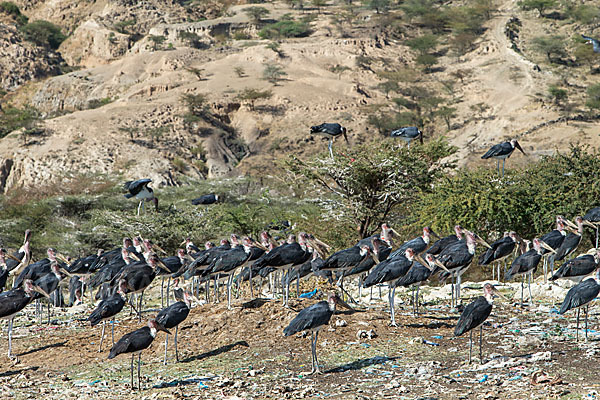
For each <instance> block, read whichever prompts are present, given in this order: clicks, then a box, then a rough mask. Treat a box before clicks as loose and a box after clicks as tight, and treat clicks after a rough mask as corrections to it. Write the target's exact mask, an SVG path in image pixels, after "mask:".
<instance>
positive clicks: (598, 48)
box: [581, 35, 600, 53]
mask: <svg viewBox="0 0 600 400" xmlns="http://www.w3.org/2000/svg"><path fill="white" fill-rule="evenodd" d="M581 37H582V38H584V39H585V40H586V41H587V43H588V44H591V45H592V49H593V50H594V53H600V40H598V39H594V38H592V37H589V36H585V35H581Z"/></svg>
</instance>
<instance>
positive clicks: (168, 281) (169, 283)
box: [167, 276, 193, 307]
mask: <svg viewBox="0 0 600 400" xmlns="http://www.w3.org/2000/svg"><path fill="white" fill-rule="evenodd" d="M169 289H171V277H170V276H169V280H167V307H169ZM192 293H193V292H192Z"/></svg>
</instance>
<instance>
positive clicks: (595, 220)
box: [583, 207, 600, 248]
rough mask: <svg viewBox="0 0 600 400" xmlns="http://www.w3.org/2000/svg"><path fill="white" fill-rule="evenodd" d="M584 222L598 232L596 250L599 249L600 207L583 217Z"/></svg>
mask: <svg viewBox="0 0 600 400" xmlns="http://www.w3.org/2000/svg"><path fill="white" fill-rule="evenodd" d="M583 219H584V221H587V222H589V225H588V226H591V227H592V228H593V229H595V230H596V248H598V227H600V207H594V208H592V209H591V210H589V211H588V212H586V213H585V215H584V216H583Z"/></svg>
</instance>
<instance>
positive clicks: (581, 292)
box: [558, 271, 600, 342]
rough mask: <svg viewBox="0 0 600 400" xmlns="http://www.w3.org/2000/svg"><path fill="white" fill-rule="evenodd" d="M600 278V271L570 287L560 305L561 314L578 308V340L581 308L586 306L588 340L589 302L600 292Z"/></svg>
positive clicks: (577, 338)
mask: <svg viewBox="0 0 600 400" xmlns="http://www.w3.org/2000/svg"><path fill="white" fill-rule="evenodd" d="M598 280H600V271H599V273H598V274H596V276H595V277H593V278H589V279H586V280H585V281H583V282H580V283H578V284H577V285H575V286H573V287H572V288H571V289H569V291H568V292H567V295H566V296H565V300H564V301H563V303H562V305H561V306H560V310H559V312H558V313H559V314H561V315H562V314H564V313H566V312H567V311H569V310H572V309H574V308H576V309H577V327H576V336H575V340H576V341H579V309H580V308H581V307H585V308H584V312H585V340H586V342H587V332H588V311H589V308H590V306H589V304H590V303H591V302H592V300H594V299H595V298H596V297H597V296H598V293H600V284H599V283H598Z"/></svg>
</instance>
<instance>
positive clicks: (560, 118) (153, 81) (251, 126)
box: [0, 0, 600, 192]
mask: <svg viewBox="0 0 600 400" xmlns="http://www.w3.org/2000/svg"><path fill="white" fill-rule="evenodd" d="M14 3H15V4H16V5H18V6H19V8H20V11H21V13H22V14H23V15H25V16H27V17H28V18H29V21H30V22H31V21H35V20H47V21H50V22H52V23H54V24H56V25H58V26H59V27H60V28H61V30H62V32H63V33H64V34H65V35H66V36H67V38H66V40H64V41H63V42H62V43H61V44H60V46H59V47H58V48H57V49H56V50H44V49H41V48H40V47H39V46H38V47H36V46H35V45H33V44H32V43H30V42H28V41H26V40H25V39H24V38H23V35H22V33H21V31H20V30H18V29H17V28H16V26H17V22H16V21H15V19H14V18H12V17H11V16H10V15H3V16H2V17H1V18H0V32H6V34H2V35H0V88H1V89H2V92H0V93H3V97H2V98H0V104H1V105H2V107H3V108H4V109H5V111H6V109H7V108H8V107H17V108H24V107H27V106H29V107H34V108H35V109H36V110H38V111H39V112H40V113H41V116H42V119H41V120H40V121H39V122H38V123H37V125H36V129H34V130H33V131H32V130H31V129H29V130H27V129H21V130H17V131H15V132H12V133H9V134H7V135H6V136H5V137H4V138H2V139H0V143H1V144H0V192H1V191H3V190H7V189H9V188H11V187H13V186H15V185H23V184H26V185H27V184H35V183H39V182H47V181H52V180H60V179H64V177H68V176H69V175H72V174H81V173H120V174H123V175H124V176H127V177H140V176H150V177H152V178H153V179H155V180H156V181H158V182H160V183H163V184H177V182H179V181H181V177H182V176H183V175H188V176H191V177H195V178H201V177H205V176H223V175H228V174H236V173H260V172H261V171H267V170H271V169H272V168H273V162H274V161H275V160H276V159H278V158H280V157H283V156H284V155H285V154H286V153H289V152H293V153H297V154H302V155H310V154H314V153H316V152H319V151H323V150H324V149H325V145H326V144H325V142H323V141H322V140H323V139H320V138H317V137H314V138H313V137H311V136H310V135H309V133H308V132H309V127H310V126H311V125H314V124H318V123H321V122H327V121H329V122H334V121H339V122H340V123H342V124H343V125H345V126H346V127H347V128H348V131H349V133H350V144H351V145H353V144H357V143H361V142H364V141H367V142H368V141H370V140H381V138H383V135H382V132H380V130H383V131H385V129H383V128H381V127H380V128H381V129H377V127H376V126H374V124H373V116H379V117H380V121H381V120H386V119H389V117H390V115H392V116H400V117H402V116H404V117H403V118H404V120H406V121H412V120H411V118H415V115H416V117H418V121H419V122H420V124H421V125H422V126H423V129H424V132H425V137H426V139H427V138H430V137H437V136H441V135H444V136H446V137H448V138H449V140H450V141H451V142H452V143H453V144H455V145H456V146H457V147H458V148H459V152H458V159H459V160H460V163H468V164H479V163H481V160H480V159H479V156H480V155H481V154H482V153H483V152H484V151H485V150H486V149H487V148H488V147H489V146H490V145H492V144H494V143H497V142H499V141H503V140H505V139H508V138H513V137H517V138H518V139H519V141H520V142H521V145H522V146H523V148H524V149H525V151H526V152H527V154H528V156H527V157H523V156H522V155H520V154H519V155H516V156H514V157H513V158H514V159H512V160H511V162H518V163H526V162H527V161H528V160H531V159H532V158H535V157H538V156H540V155H543V154H548V153H550V152H553V151H555V149H561V148H565V147H567V146H568V145H569V143H570V142H583V143H589V144H591V145H593V146H596V145H597V144H598V138H597V135H596V133H595V127H596V125H597V122H596V119H595V114H594V112H593V110H590V109H589V108H587V107H586V106H585V102H586V89H587V88H588V87H589V86H590V85H592V84H594V83H597V82H598V81H599V78H598V76H599V75H597V74H594V73H595V72H598V64H600V54H594V53H592V52H591V46H588V47H587V49H589V50H587V49H585V48H584V49H583V50H582V48H583V46H586V45H585V44H583V43H582V42H578V41H577V40H575V39H574V38H577V35H578V34H579V33H586V34H589V35H593V34H594V30H595V29H596V31H597V28H598V26H599V21H600V15H599V16H596V17H594V18H591V20H586V21H585V22H581V21H580V20H577V19H576V18H571V17H570V16H567V15H566V14H567V11H565V10H563V9H559V8H556V10H545V15H544V16H541V15H540V13H538V11H536V10H530V11H524V10H522V9H521V8H520V7H518V5H517V2H516V1H511V0H499V1H497V2H489V1H466V2H453V1H451V2H447V3H441V2H435V1H422V2H421V3H423V4H429V5H430V6H435V7H446V6H451V7H450V9H452V7H457V6H464V5H465V4H467V5H469V4H471V3H473V4H476V5H477V6H479V5H481V4H485V5H486V7H489V8H488V9H486V14H487V15H486V18H489V19H487V20H486V21H485V22H484V23H483V26H482V28H481V29H480V32H479V33H478V35H477V36H476V37H474V38H471V40H470V41H469V42H468V43H467V45H466V47H465V45H462V47H461V42H460V41H459V40H460V39H461V38H463V37H462V36H461V34H460V33H457V32H458V29H459V28H458V27H456V24H454V25H452V24H451V23H448V22H444V24H446V25H443V26H442V25H436V24H431V23H427V21H425V20H424V17H418V16H417V17H415V16H414V15H410V13H408V12H407V8H402V7H403V6H405V5H406V4H408V5H410V4H415V3H419V1H412V3H411V2H405V3H399V4H397V3H395V2H390V8H389V10H384V11H382V12H380V13H379V12H377V11H378V10H374V9H372V8H370V7H367V6H363V5H362V3H359V2H352V1H349V2H337V1H333V2H332V1H329V2H323V3H324V4H323V5H321V6H319V7H318V8H317V7H316V6H315V4H319V3H321V2H313V3H310V4H309V3H308V2H306V4H304V5H303V7H302V8H300V7H299V2H298V1H296V2H292V1H290V2H285V3H284V2H269V3H261V4H235V3H231V4H230V3H228V2H223V1H214V2H204V1H202V2H198V1H179V2H178V1H167V2H164V1H158V0H149V1H139V2H138V1H131V0H129V1H128V0H118V1H109V0H98V1H95V2H88V1H75V0H59V1H41V0H40V1H35V0H15V1H14ZM575 3H577V4H579V2H575ZM300 4H301V3H300ZM557 4H558V3H557ZM581 4H583V3H581ZM257 6H259V7H264V8H266V9H267V10H268V12H266V13H264V15H263V16H262V17H261V18H259V19H258V20H256V19H253V18H251V17H250V16H249V13H248V12H247V9H248V8H250V7H257ZM292 6H293V7H292ZM556 7H558V6H556ZM592 8H593V7H592ZM440 9H441V8H440ZM595 10H596V12H597V10H598V9H597V8H596V9H595ZM550 11H552V13H550ZM0 15H2V14H0ZM569 15H570V14H569ZM550 16H551V17H550ZM290 19H292V20H296V21H303V22H305V23H306V24H308V26H309V28H310V32H309V34H308V35H306V36H304V37H296V38H289V37H278V38H275V39H262V38H261V37H260V36H259V32H260V30H261V29H263V28H264V27H265V26H267V25H268V24H270V23H274V22H276V21H282V20H290ZM432 32H433V34H435V35H437V36H436V37H437V39H436V42H435V44H434V45H433V47H431V48H429V49H428V50H426V51H424V52H423V53H422V54H421V55H425V56H434V57H435V63H434V64H433V65H429V66H426V67H424V66H423V65H424V64H423V63H421V62H420V61H419V51H418V50H415V46H412V45H410V43H412V42H411V40H413V39H415V38H419V37H423V36H426V35H430V34H431V33H432ZM507 32H511V34H510V35H509V34H507ZM556 34H558V35H562V36H561V37H562V43H563V44H564V46H563V47H564V53H561V54H558V55H548V56H546V55H544V54H543V53H542V52H540V51H539V46H537V47H536V44H535V38H536V37H537V36H540V35H556ZM509 36H510V37H511V38H512V39H511V38H509ZM586 51H587V53H585V52H586ZM594 57H595V58H594ZM421 60H422V59H421ZM269 68H271V71H272V72H273V71H274V75H275V78H274V79H272V80H271V81H269V80H267V79H265V70H266V69H269ZM278 71H279V72H282V73H283V74H281V75H280V76H279V77H277V76H276V75H277V72H278ZM272 75H273V74H272ZM390 82H391V83H393V84H395V86H393V87H391V88H390V86H389V85H386V84H390ZM551 85H556V86H557V87H559V88H562V89H563V90H566V92H567V97H566V98H561V99H555V100H553V99H551V98H550V96H549V94H548V93H549V92H548V88H549V87H550V86H551ZM245 89H256V90H257V91H259V92H263V93H268V95H267V96H266V98H264V99H259V100H257V101H256V102H251V101H249V100H247V99H244V98H242V97H241V94H243V93H244V90H245ZM246 94H247V92H246ZM186 96H187V97H186ZM186 99H187V100H186ZM415 105H416V106H415ZM192 108H193V110H192ZM415 109H416V110H417V112H416V114H415ZM190 110H192V111H193V113H191V111H190ZM0 112H2V111H0ZM192 114H194V115H192ZM369 117H371V119H369ZM396 120H397V121H404V120H402V118H399V119H398V118H397V119H396ZM399 123H400V122H399ZM384 128H385V127H384ZM336 145H337V146H343V145H344V144H342V143H337V144H336Z"/></svg>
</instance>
